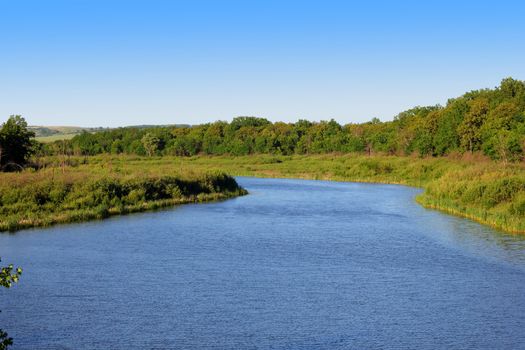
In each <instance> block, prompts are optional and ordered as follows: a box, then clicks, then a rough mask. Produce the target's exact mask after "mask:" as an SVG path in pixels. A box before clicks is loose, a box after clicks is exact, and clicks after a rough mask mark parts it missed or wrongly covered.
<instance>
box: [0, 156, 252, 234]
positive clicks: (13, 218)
mask: <svg viewBox="0 0 525 350" xmlns="http://www.w3.org/2000/svg"><path fill="white" fill-rule="evenodd" d="M141 170H142V171H141ZM165 174H168V175H165ZM0 180H1V182H0V231H8V230H9V231H15V230H19V229H22V228H28V227H35V226H48V225H52V224H56V223H67V222H75V221H86V220H92V219H103V218H106V217H108V216H110V215H116V214H125V213H131V212H137V211H144V210H149V209H156V208H160V207H165V206H170V205H175V204H181V203H189V202H203V201H210V200H218V199H225V198H229V197H232V196H237V195H242V194H245V193H246V192H245V190H243V189H242V188H240V187H239V186H238V184H237V182H236V181H235V179H234V178H232V177H231V176H228V175H226V174H224V173H221V172H208V173H195V172H179V173H176V172H175V173H174V172H166V173H163V174H160V173H155V172H154V171H149V172H148V171H147V170H146V169H141V168H140V167H136V168H130V169H128V170H127V171H124V172H120V171H119V172H115V171H112V170H109V169H104V168H103V167H98V166H96V165H93V166H91V167H90V166H83V167H82V168H73V167H66V168H62V169H56V168H51V169H46V170H42V171H38V172H25V173H18V174H14V173H11V174H0Z"/></svg>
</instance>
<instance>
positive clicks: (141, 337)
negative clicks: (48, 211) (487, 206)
mask: <svg viewBox="0 0 525 350" xmlns="http://www.w3.org/2000/svg"><path fill="white" fill-rule="evenodd" d="M238 180H239V182H240V183H241V185H243V186H244V187H245V188H246V189H248V190H249V191H250V195H248V196H244V197H240V198H236V199H232V200H228V201H224V202H218V203H211V204H196V205H186V206H180V207H177V208H172V209H168V210H163V211H157V212H148V213H141V214H134V215H128V216H121V217H113V218H111V219H108V220H104V221H97V222H90V223H83V224H73V225H61V226H55V227H52V228H49V229H35V230H26V231H21V232H18V233H16V234H3V235H0V256H1V257H2V260H3V261H2V263H9V262H13V263H15V264H16V265H20V266H22V267H23V268H24V274H23V276H22V279H21V282H20V283H19V284H18V285H16V286H14V287H13V288H12V289H10V290H7V289H2V290H0V309H1V310H2V313H1V314H0V326H1V327H2V328H4V329H5V330H7V331H8V332H9V334H10V336H12V337H14V339H15V346H14V347H13V349H150V348H151V349H364V348H366V349H525V239H524V238H520V237H518V236H512V235H507V234H502V233H499V232H497V231H494V230H492V229H490V228H487V227H484V226H481V225H479V224H476V223H474V222H471V221H468V220H465V219H461V218H456V217H452V216H448V215H444V214H441V213H439V212H436V211H430V210H426V209H424V208H422V207H420V206H419V205H417V204H416V203H415V202H414V201H413V197H414V196H415V195H416V194H417V193H418V190H417V189H413V188H409V187H403V186H392V185H376V184H355V183H336V182H324V181H305V180H278V179H254V178H239V179H238Z"/></svg>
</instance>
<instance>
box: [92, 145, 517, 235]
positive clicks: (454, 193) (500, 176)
mask: <svg viewBox="0 0 525 350" xmlns="http://www.w3.org/2000/svg"><path fill="white" fill-rule="evenodd" d="M99 161H100V160H97V162H99ZM144 161H145V162H152V163H154V164H156V166H158V167H160V168H162V167H163V166H166V164H169V163H172V162H174V163H176V164H179V165H180V166H181V167H183V168H192V169H199V170H213V169H223V170H224V171H226V172H228V173H229V174H232V175H245V176H259V177H286V178H304V179H322V180H336V181H356V182H378V183H391V184H403V185H410V186H416V187H421V188H423V189H424V192H423V193H422V194H421V195H419V196H418V197H417V198H416V200H417V201H418V203H420V204H422V205H423V206H425V207H428V208H433V209H438V210H441V211H444V212H448V213H451V214H454V215H458V216H463V217H466V218H470V219H472V220H475V221H478V222H480V223H483V224H486V225H490V226H492V227H494V228H497V229H500V230H503V231H506V232H512V233H525V165H524V164H523V163H522V164H519V163H518V164H504V163H498V162H493V161H490V160H487V159H483V158H479V157H472V156H468V155H467V156H466V157H450V158H446V157H440V158H419V157H396V156H373V157H367V156H362V155H351V154H350V155H349V154H345V155H340V154H328V155H306V156H299V155H297V156H272V155H255V156H244V157H228V156H221V157H191V158H157V159H154V160H143V159H135V160H134V162H144Z"/></svg>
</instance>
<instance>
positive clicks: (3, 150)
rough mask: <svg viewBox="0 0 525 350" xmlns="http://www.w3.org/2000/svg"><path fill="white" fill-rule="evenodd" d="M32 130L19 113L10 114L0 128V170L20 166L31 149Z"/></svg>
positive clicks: (25, 160) (24, 162)
mask: <svg viewBox="0 0 525 350" xmlns="http://www.w3.org/2000/svg"><path fill="white" fill-rule="evenodd" d="M34 136H35V134H34V132H32V131H29V130H28V129H27V122H26V121H25V119H24V118H22V117H21V116H19V115H12V116H10V117H9V119H8V120H7V121H6V122H5V123H3V124H2V128H1V129H0V170H2V169H4V170H5V169H7V170H9V169H19V168H22V167H23V166H24V165H25V164H26V162H27V160H28V158H29V156H30V155H31V153H32V151H33V142H32V140H31V139H32V138H33V137H34Z"/></svg>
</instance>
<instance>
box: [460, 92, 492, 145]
mask: <svg viewBox="0 0 525 350" xmlns="http://www.w3.org/2000/svg"><path fill="white" fill-rule="evenodd" d="M469 105H470V110H469V111H468V112H467V113H466V114H465V118H464V119H463V121H462V122H461V124H460V125H459V126H458V134H459V137H460V140H461V146H462V147H463V149H464V150H466V151H470V152H473V151H476V150H478V149H479V146H480V144H481V127H482V125H483V122H484V121H485V116H486V114H487V112H488V109H489V103H488V101H487V99H485V98H482V99H474V100H472V101H471V103H470V104H469Z"/></svg>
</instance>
